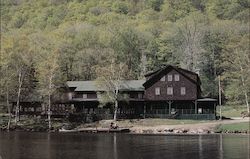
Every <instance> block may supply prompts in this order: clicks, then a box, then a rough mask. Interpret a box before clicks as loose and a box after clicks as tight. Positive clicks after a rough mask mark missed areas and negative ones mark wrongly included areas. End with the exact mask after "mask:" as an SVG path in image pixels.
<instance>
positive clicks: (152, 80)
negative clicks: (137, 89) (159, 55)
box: [143, 65, 200, 87]
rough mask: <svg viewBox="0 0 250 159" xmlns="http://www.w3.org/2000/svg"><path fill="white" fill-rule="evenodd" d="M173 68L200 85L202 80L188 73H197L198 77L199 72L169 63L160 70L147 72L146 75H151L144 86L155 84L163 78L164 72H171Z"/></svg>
mask: <svg viewBox="0 0 250 159" xmlns="http://www.w3.org/2000/svg"><path fill="white" fill-rule="evenodd" d="M171 70H175V71H177V72H178V73H180V74H181V75H183V76H184V77H185V78H187V79H188V80H189V81H191V82H192V83H194V84H197V85H200V81H199V78H198V79H196V80H194V79H192V78H190V77H189V76H187V75H186V73H187V74H192V75H196V76H197V77H198V74H196V73H194V72H191V71H188V70H185V69H182V68H179V67H175V66H171V65H167V66H165V67H164V68H160V69H159V70H157V71H154V72H152V73H149V74H146V76H151V77H150V78H149V79H148V80H147V81H146V82H145V83H144V84H143V86H144V87H149V86H151V85H152V84H154V83H155V82H156V81H157V80H158V79H160V78H161V76H162V74H163V72H165V73H168V72H170V71H171ZM184 72H185V73H184Z"/></svg>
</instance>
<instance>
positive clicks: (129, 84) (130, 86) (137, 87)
mask: <svg viewBox="0 0 250 159" xmlns="http://www.w3.org/2000/svg"><path fill="white" fill-rule="evenodd" d="M144 82H145V80H125V81H123V82H122V86H121V88H120V90H121V91H144V87H143V83H144ZM66 85H67V86H68V87H69V88H74V89H75V90H74V91H76V92H85V91H86V92H88V91H89V92H92V91H93V92H95V91H104V89H102V88H100V87H97V86H96V82H95V81H68V82H67V83H66Z"/></svg>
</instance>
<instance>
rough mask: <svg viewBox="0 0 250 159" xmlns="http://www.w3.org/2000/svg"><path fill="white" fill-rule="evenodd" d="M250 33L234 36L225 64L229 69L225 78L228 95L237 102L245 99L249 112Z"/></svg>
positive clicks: (229, 45) (226, 52) (229, 44)
mask: <svg viewBox="0 0 250 159" xmlns="http://www.w3.org/2000/svg"><path fill="white" fill-rule="evenodd" d="M248 36H249V35H244V36H239V37H237V38H232V39H231V40H230V42H229V43H228V45H227V47H226V51H225V55H224V58H226V59H225V62H224V63H223V65H224V66H225V68H227V70H226V71H225V73H224V79H226V80H227V83H228V85H227V86H226V95H227V97H228V98H229V99H230V100H231V101H235V102H237V103H239V102H242V101H244V103H245V105H246V108H247V111H248V113H249V112H250V107H249V94H250V54H249V45H248V44H249V38H248Z"/></svg>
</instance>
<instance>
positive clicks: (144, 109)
mask: <svg viewBox="0 0 250 159" xmlns="http://www.w3.org/2000/svg"><path fill="white" fill-rule="evenodd" d="M143 118H144V119H145V118H146V103H145V102H144V104H143Z"/></svg>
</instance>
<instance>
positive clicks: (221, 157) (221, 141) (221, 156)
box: [219, 134, 223, 159]
mask: <svg viewBox="0 0 250 159" xmlns="http://www.w3.org/2000/svg"><path fill="white" fill-rule="evenodd" d="M219 152H220V159H223V136H222V134H220V151H219Z"/></svg>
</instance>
